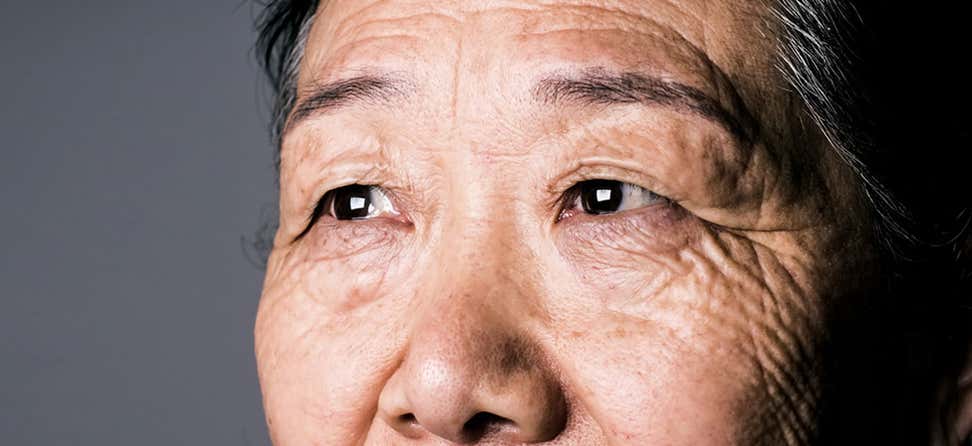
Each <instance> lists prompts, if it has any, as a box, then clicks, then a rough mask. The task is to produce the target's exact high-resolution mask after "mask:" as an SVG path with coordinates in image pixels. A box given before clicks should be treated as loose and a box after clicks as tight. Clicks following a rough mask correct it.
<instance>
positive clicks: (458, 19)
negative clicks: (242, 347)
mask: <svg viewBox="0 0 972 446" xmlns="http://www.w3.org/2000/svg"><path fill="white" fill-rule="evenodd" d="M324 3H325V6H324V7H322V9H321V10H319V11H318V13H317V17H316V20H315V22H314V26H313V27H312V28H311V31H310V34H309V37H308V42H307V46H306V49H305V53H304V58H303V62H302V65H301V66H300V71H299V73H300V74H299V88H298V104H297V107H296V108H295V111H294V113H293V114H292V115H291V120H290V122H289V125H288V127H287V130H286V132H285V134H284V139H283V144H282V150H281V166H280V168H281V172H280V173H281V177H280V228H279V231H278V233H277V235H276V239H275V246H274V249H273V252H272V254H271V256H270V261H269V264H268V269H267V274H266V280H265V284H264V291H263V296H262V300H261V304H260V309H259V314H258V316H257V323H256V353H257V359H258V365H259V372H260V381H261V385H262V389H263V393H264V404H265V409H266V414H267V420H268V423H269V426H270V431H271V435H272V438H273V440H274V443H275V444H278V445H304V444H321V445H336V444H375V445H389V444H409V443H417V444H418V443H421V444H451V443H463V442H465V443H476V442H479V443H481V444H506V443H530V442H544V441H549V442H551V443H552V444H565V445H574V444H577V445H580V444H584V445H590V444H619V445H620V444H631V445H663V444H664V445H730V444H752V443H757V442H765V443H766V444H802V443H806V442H807V441H809V440H810V439H812V438H813V436H814V434H815V426H814V423H815V420H814V414H815V413H816V410H817V406H818V403H819V398H820V393H821V380H820V368H821V351H822V350H821V346H822V343H823V342H824V341H825V340H826V339H827V336H828V333H829V327H830V325H829V324H830V321H831V320H832V319H833V318H834V317H835V316H834V315H835V314H836V313H837V312H838V310H839V309H840V308H844V307H849V306H851V304H850V303H851V302H854V301H856V300H857V299H858V298H859V296H861V295H863V294H865V293H864V292H865V291H866V290H868V289H869V287H871V282H872V280H871V278H872V277H873V276H874V275H873V274H872V273H873V271H872V268H871V267H870V266H869V265H870V264H871V263H872V262H871V260H870V258H869V256H868V252H869V249H868V246H869V243H870V242H869V241H868V239H867V238H866V237H863V236H862V234H863V228H865V227H867V225H868V222H867V221H866V219H865V218H864V215H865V213H864V212H863V211H862V210H861V208H860V206H858V205H857V203H858V202H859V198H858V192H857V189H856V188H855V186H854V185H853V184H854V182H853V181H852V180H851V179H850V178H851V177H850V176H849V175H848V174H847V172H846V170H845V169H843V168H842V167H841V165H840V164H839V163H838V162H837V161H836V160H835V159H834V157H833V156H832V155H830V153H829V151H828V146H827V145H826V143H825V142H824V140H823V138H822V137H821V136H820V135H819V134H818V133H816V132H815V131H813V130H811V129H812V125H810V124H809V122H810V121H809V120H808V119H806V118H805V117H804V115H802V114H801V112H800V109H799V108H798V107H797V106H796V103H797V102H796V101H795V100H794V99H793V98H792V97H791V96H789V93H788V92H787V91H786V90H785V88H784V82H783V81H782V80H781V78H780V77H779V76H778V75H777V74H776V71H775V69H774V67H773V65H774V63H775V51H776V37H775V36H776V30H775V25H774V23H775V22H774V21H773V20H772V19H771V18H770V17H769V14H768V11H767V10H766V9H765V6H763V5H762V3H761V2H749V1H722V2H709V1H691V0H686V1H676V0H672V1H662V0H657V1H654V0H653V1H647V0H642V1H610V2H608V1H587V0H572V1H544V2H538V1H462V2H444V1H439V0H427V1H418V0H416V1H369V2H364V1H360V0H355V1H348V0H345V1H337V0H331V1H327V2H324ZM841 311H842V310H841Z"/></svg>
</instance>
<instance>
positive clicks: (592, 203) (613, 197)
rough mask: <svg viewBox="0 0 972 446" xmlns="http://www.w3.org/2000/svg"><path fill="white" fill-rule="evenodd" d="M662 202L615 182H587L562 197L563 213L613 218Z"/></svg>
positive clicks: (652, 193) (639, 187)
mask: <svg viewBox="0 0 972 446" xmlns="http://www.w3.org/2000/svg"><path fill="white" fill-rule="evenodd" d="M664 200H665V198H664V197H662V196H661V195H658V194H656V193H654V192H652V191H650V190H648V189H645V188H643V187H641V186H636V185H634V184H631V183H625V182H621V181H615V180H587V181H582V182H580V183H577V184H575V185H574V186H572V187H571V188H570V189H569V190H568V191H567V193H566V195H565V201H566V203H565V204H566V206H565V209H564V212H577V211H581V210H582V211H583V212H585V213H587V214H592V215H602V214H613V213H617V212H621V211H626V210H630V209H638V208H642V207H645V206H650V205H653V204H657V203H659V202H662V201H664Z"/></svg>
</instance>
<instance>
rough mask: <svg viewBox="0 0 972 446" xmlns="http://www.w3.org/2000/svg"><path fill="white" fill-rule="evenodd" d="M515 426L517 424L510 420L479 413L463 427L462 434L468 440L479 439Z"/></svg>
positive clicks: (487, 413)
mask: <svg viewBox="0 0 972 446" xmlns="http://www.w3.org/2000/svg"><path fill="white" fill-rule="evenodd" d="M515 426H516V423H514V422H513V421H512V420H510V419H508V418H503V417H501V416H499V415H496V414H492V413H489V412H478V413H476V415H473V416H472V418H470V419H469V420H467V421H466V423H465V424H463V425H462V432H463V435H464V436H465V437H467V438H470V439H477V438H482V437H484V436H486V435H487V434H491V433H496V432H499V431H502V430H506V429H508V428H510V427H515Z"/></svg>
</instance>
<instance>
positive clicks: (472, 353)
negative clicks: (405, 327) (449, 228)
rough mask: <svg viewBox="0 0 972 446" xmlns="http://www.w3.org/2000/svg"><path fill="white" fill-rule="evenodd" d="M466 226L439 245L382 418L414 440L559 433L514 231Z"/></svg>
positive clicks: (484, 223)
mask: <svg viewBox="0 0 972 446" xmlns="http://www.w3.org/2000/svg"><path fill="white" fill-rule="evenodd" d="M470 220H472V221H474V222H472V223H470V224H471V225H472V226H473V227H472V228H471V229H470V230H469V231H467V232H465V236H459V237H455V238H443V240H444V241H448V240H452V243H451V244H450V243H448V242H447V243H443V246H444V247H445V249H443V250H442V251H441V256H439V257H438V259H437V262H436V263H435V264H436V265H437V266H438V267H439V268H434V269H435V271H434V272H432V273H431V274H428V275H427V277H429V279H430V280H428V281H426V282H425V285H424V289H422V290H421V291H420V295H419V296H418V297H417V301H418V302H417V304H416V305H415V306H414V307H413V309H412V311H414V318H413V323H412V326H411V328H410V330H411V332H410V336H409V341H408V347H407V351H406V353H405V357H404V359H403V362H402V363H401V365H400V366H399V368H398V370H396V371H395V372H394V374H393V375H392V377H391V378H390V379H389V381H388V382H387V383H386V386H385V388H384V389H383V390H382V394H381V400H380V402H379V404H380V406H381V407H380V414H381V416H382V417H383V418H384V420H385V421H386V422H387V423H388V424H389V425H391V426H392V427H393V428H394V429H396V430H398V431H399V432H401V433H403V434H405V435H407V436H412V437H414V436H416V435H423V432H424V433H425V434H431V435H434V436H437V437H440V438H444V439H447V440H450V441H453V442H475V441H477V439H487V438H488V439H489V440H494V439H498V440H503V441H512V442H519V443H524V442H537V441H546V440H548V439H550V438H553V437H554V436H556V435H557V434H558V433H559V432H560V430H562V428H563V426H564V424H565V419H566V403H565V398H564V396H563V394H562V391H561V387H560V384H559V382H558V381H557V380H556V375H555V374H554V373H552V370H551V369H550V366H549V363H548V362H547V361H545V360H544V357H545V356H544V353H543V349H542V348H541V346H540V345H539V344H537V343H536V341H535V336H534V334H533V333H532V332H531V326H532V324H530V323H528V319H529V318H532V317H535V316H536V315H537V314H538V312H537V311H535V308H537V305H538V303H539V300H540V299H539V298H540V295H539V291H540V290H539V289H538V288H536V287H535V286H534V285H533V284H532V283H534V282H535V281H531V280H529V278H528V277H529V275H530V274H532V273H531V272H530V271H526V270H525V269H524V267H523V265H522V264H521V263H522V262H519V261H517V259H519V258H523V256H524V255H526V254H525V253H524V252H523V251H524V248H523V247H519V248H518V247H516V246H511V245H516V244H517V243H520V241H519V237H520V236H519V235H518V234H517V232H516V231H515V230H513V229H512V225H509V224H507V223H500V224H496V225H491V224H490V221H491V220H489V219H481V220H478V222H475V221H476V219H470ZM470 220H467V222H468V221H470ZM467 228H468V226H467ZM460 232H461V231H460ZM527 257H529V256H528V255H527Z"/></svg>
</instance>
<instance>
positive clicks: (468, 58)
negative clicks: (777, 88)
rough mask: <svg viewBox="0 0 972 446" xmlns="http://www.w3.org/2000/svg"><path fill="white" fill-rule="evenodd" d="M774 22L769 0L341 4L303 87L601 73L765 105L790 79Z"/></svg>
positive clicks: (352, 0) (326, 7)
mask: <svg viewBox="0 0 972 446" xmlns="http://www.w3.org/2000/svg"><path fill="white" fill-rule="evenodd" d="M767 17H769V9H768V7H767V5H766V4H765V3H764V2H762V1H759V0H744V1H705V0H700V1H660V0H628V1H585V0H574V1H546V2H537V1H475V0H473V1H442V0H426V1H419V0H398V1H395V0H388V1H361V0H331V1H326V2H322V6H321V8H320V10H319V11H318V12H317V15H316V17H315V22H314V26H313V27H312V29H311V31H310V34H309V36H308V42H307V47H306V49H305V52H304V59H303V61H302V65H301V70H300V74H299V76H298V86H299V87H298V90H300V88H301V87H304V86H307V85H310V84H313V83H320V82H327V81H331V80H334V79H339V78H342V77H347V76H349V75H354V74H356V73H359V72H361V71H362V70H367V71H393V72H402V73H406V74H408V75H411V76H414V77H417V78H433V79H443V78H451V79H452V80H454V81H455V80H456V78H458V77H467V78H469V77H477V78H483V79H485V78H493V80H495V78H496V77H497V76H505V77H506V79H504V80H505V81H509V80H511V79H510V78H512V80H516V78H518V77H519V78H531V77H533V76H534V75H536V74H538V73H540V72H550V71H558V70H563V69H567V68H574V67H581V68H582V67H602V68H607V69H616V70H637V71H642V72H649V73H653V74H657V75H659V76H662V77H666V78H671V79H673V80H676V81H679V82H682V83H685V84H687V85H690V86H692V87H695V88H699V89H700V90H702V91H705V92H707V93H711V94H713V95H714V96H722V95H725V94H728V93H727V92H726V91H724V90H726V89H727V88H728V86H727V85H723V84H729V85H732V86H735V87H736V88H737V89H739V90H741V91H742V94H743V96H751V98H750V99H752V100H754V101H755V100H757V99H758V98H759V96H761V95H760V94H754V93H756V92H758V91H759V90H760V89H761V87H765V85H767V83H768V82H770V83H771V82H778V81H779V79H778V78H777V76H775V75H774V73H773V70H772V65H773V60H774V53H775V52H774V48H775V39H774V38H771V36H772V35H773V30H772V27H771V26H770V21H769V20H768V19H767ZM744 99H745V98H744Z"/></svg>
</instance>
